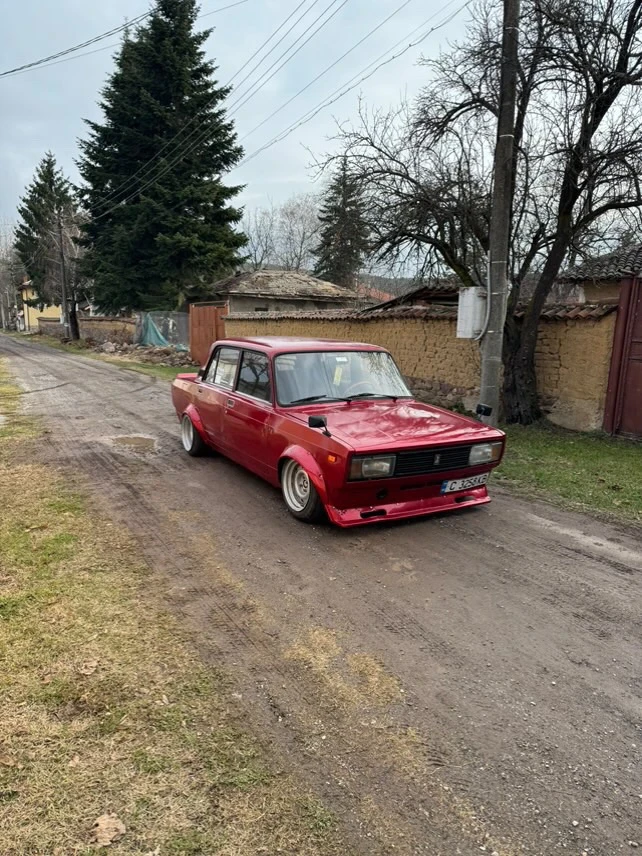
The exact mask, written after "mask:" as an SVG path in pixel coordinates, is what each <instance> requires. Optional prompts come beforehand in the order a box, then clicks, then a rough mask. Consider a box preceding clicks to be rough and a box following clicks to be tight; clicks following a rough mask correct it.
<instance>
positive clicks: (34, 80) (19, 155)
mask: <svg viewBox="0 0 642 856" xmlns="http://www.w3.org/2000/svg"><path fill="white" fill-rule="evenodd" d="M231 2H234V0H202V2H201V14H202V15H207V17H204V18H203V19H202V20H201V21H199V25H202V26H203V27H206V26H207V27H212V26H213V27H215V30H214V33H213V34H212V36H211V38H210V39H209V41H208V43H207V52H208V54H209V56H210V57H212V58H215V60H216V63H217V64H218V66H219V72H218V76H219V80H220V81H221V82H225V81H227V80H228V79H229V78H231V77H232V75H234V73H235V72H236V71H237V69H238V68H239V67H240V66H241V65H243V63H244V62H245V61H246V60H247V59H248V58H249V57H250V55H251V54H252V53H253V52H254V51H255V50H256V49H257V48H258V47H259V46H260V45H261V43H262V42H263V41H264V40H265V39H266V38H267V36H268V35H269V34H270V33H272V32H273V31H274V30H275V29H276V28H277V27H278V26H279V25H280V24H281V22H282V21H283V20H284V19H285V18H286V16H287V15H288V14H289V13H290V12H292V11H293V10H294V9H295V8H296V7H297V6H298V4H299V2H300V0H247V2H245V3H243V4H242V5H240V6H237V7H236V8H232V9H228V10H226V11H222V12H220V13H218V14H213V15H208V13H210V12H212V11H214V10H216V9H218V8H220V7H222V6H225V5H228V4H229V3H231ZM312 2H313V0H308V3H307V5H306V6H304V7H302V9H301V12H302V11H303V9H304V8H308V6H311V5H312ZM329 2H330V0H317V2H316V5H315V6H314V8H313V9H312V10H311V11H310V12H309V14H308V15H307V16H306V17H305V18H304V19H303V20H302V21H301V23H300V24H299V26H298V27H297V28H296V29H295V30H294V31H293V32H292V33H291V35H290V36H289V37H288V39H287V41H285V42H284V43H283V44H282V45H281V46H280V47H279V48H278V49H277V50H276V51H275V52H274V53H273V54H272V55H271V56H270V58H269V60H268V61H266V63H265V64H264V66H263V67H262V68H261V69H259V70H257V72H256V73H255V75H254V76H253V77H252V78H251V79H250V80H249V81H248V82H247V83H246V84H244V85H243V87H242V88H240V89H239V90H238V95H240V94H242V93H243V92H244V91H246V90H247V88H248V87H249V86H250V85H251V83H252V81H253V80H254V79H256V78H257V77H258V75H259V74H260V72H261V70H262V69H264V68H267V67H268V66H269V65H270V64H271V63H272V62H273V61H274V59H276V58H277V57H278V56H279V54H280V53H281V52H282V51H283V50H284V49H285V47H286V46H287V44H289V43H290V42H291V41H292V40H293V39H294V38H295V37H296V35H297V34H299V33H301V32H302V31H303V30H304V29H305V28H306V27H307V26H309V25H310V24H311V23H312V21H313V20H314V18H316V17H317V15H319V14H320V13H321V12H322V11H323V10H324V9H325V8H326V7H327V5H328V3H329ZM402 2H403V0H346V2H345V5H344V6H343V8H341V9H340V11H339V12H338V13H337V14H336V16H335V17H334V18H333V19H332V20H331V21H330V22H329V23H328V24H327V26H325V27H324V28H323V29H322V30H320V32H319V33H318V34H317V35H316V36H314V38H313V39H312V41H310V42H309V43H308V44H307V45H306V46H305V47H304V48H303V49H302V50H301V51H300V52H299V53H298V54H297V56H296V57H294V58H293V59H292V61H291V62H289V63H288V64H287V65H286V66H285V67H284V68H283V69H282V70H281V71H280V72H279V73H278V74H277V75H276V76H275V77H274V78H273V79H272V80H271V81H270V82H269V83H268V84H267V85H266V86H265V87H264V88H263V89H262V90H261V91H260V92H259V93H258V94H257V95H256V96H254V97H253V98H251V100H249V101H248V103H247V105H246V106H244V107H242V108H241V109H240V110H239V111H238V113H237V114H236V115H235V116H234V119H235V121H236V126H237V130H238V133H239V136H240V137H241V138H245V137H246V135H248V134H249V132H250V131H251V130H252V129H253V128H255V126H256V125H258V124H259V123H260V122H261V121H262V120H263V119H264V118H266V117H267V116H269V115H270V114H271V113H272V112H273V111H275V110H277V109H278V108H279V107H280V106H281V105H282V104H284V102H286V101H287V100H288V99H289V98H291V97H292V96H293V95H295V93H297V92H298V90H299V89H301V88H302V87H303V86H305V85H306V84H307V83H308V82H309V81H311V80H313V79H314V78H315V77H316V75H317V74H319V72H321V71H322V70H323V69H324V68H325V67H326V66H328V65H330V63H332V62H333V61H334V60H336V59H338V58H339V57H340V56H341V55H342V54H343V53H344V52H345V51H346V50H348V49H349V48H350V47H352V46H353V45H354V44H355V43H356V42H358V41H359V40H360V39H361V38H362V37H363V36H365V35H366V33H368V32H369V31H370V30H371V29H372V28H373V27H375V26H376V25H377V24H378V23H379V22H380V21H383V20H384V19H385V18H386V17H387V16H388V15H389V14H390V13H391V12H393V11H394V10H395V9H397V7H399V6H401V4H402ZM338 6H340V2H339V0H337V2H336V4H335V6H333V7H332V9H330V10H329V12H328V14H331V12H332V11H333V10H334V9H335V8H337V7H338ZM459 6H461V2H459V0H451V2H450V3H448V2H447V0H428V2H426V0H408V3H407V5H406V6H405V8H403V9H402V10H401V11H400V12H399V13H398V14H397V15H396V16H395V17H394V18H392V19H391V20H390V21H389V22H388V23H387V24H385V25H384V26H383V27H382V28H381V29H380V30H379V31H378V32H377V33H375V34H374V35H373V36H371V37H370V38H369V39H367V40H366V41H365V42H364V43H363V44H362V45H360V46H359V47H358V48H356V50H354V51H353V52H352V53H351V54H350V55H349V56H348V57H346V58H345V59H344V60H342V61H341V62H340V63H338V64H337V66H336V67H335V68H333V69H332V70H331V71H330V72H328V73H327V74H326V75H324V76H323V77H322V78H321V79H320V80H319V81H318V82H317V83H315V84H314V85H313V86H311V87H310V88H309V89H308V90H307V91H306V92H305V93H303V94H302V95H301V96H299V97H298V98H296V99H295V100H294V101H293V102H292V103H291V104H289V105H288V106H287V107H285V109H283V110H282V111H281V112H280V113H279V114H278V115H277V116H275V117H274V118H273V119H271V120H270V121H269V122H267V123H266V124H265V125H263V127H261V128H260V129H259V130H257V131H255V132H254V133H252V134H249V136H247V138H245V139H243V145H244V147H245V150H246V153H248V154H251V153H252V152H253V151H255V150H256V149H258V148H260V147H261V146H262V145H264V144H265V143H266V142H267V141H269V140H270V139H272V137H274V136H275V135H276V134H278V133H279V132H280V131H282V130H284V129H285V128H287V127H288V126H289V125H290V124H292V123H294V122H295V121H296V120H298V119H299V118H300V117H301V116H303V115H304V114H305V113H306V112H307V111H308V110H310V109H312V108H313V107H315V106H316V105H317V104H319V102H321V101H322V100H323V99H324V98H325V97H327V96H328V95H330V94H331V93H332V92H334V90H335V89H337V88H338V87H340V86H342V85H343V84H344V83H347V82H348V81H349V80H350V79H351V78H352V77H353V76H354V75H356V74H357V73H358V72H360V71H361V70H362V69H365V68H366V66H368V65H369V63H371V62H372V61H373V60H374V59H375V58H377V57H378V56H379V55H380V54H383V53H387V52H388V51H389V49H391V48H392V47H393V46H394V45H395V43H396V42H398V41H399V40H400V39H404V44H405V43H407V41H409V40H410V39H405V37H406V35H407V34H409V33H410V32H411V31H412V30H413V29H414V28H416V27H418V26H419V25H420V24H422V22H424V21H426V19H427V18H428V17H429V16H431V15H435V17H434V19H433V20H432V21H430V23H428V24H427V25H426V27H425V28H422V29H421V30H419V31H418V32H419V33H421V32H423V31H424V29H427V28H428V27H430V26H432V25H434V24H435V23H438V22H440V21H441V20H442V19H443V18H444V17H446V16H447V15H448V13H450V12H452V11H454V10H456V9H457V8H458V7H459ZM0 7H1V8H2V28H1V33H0V57H2V59H1V63H2V68H0V70H1V71H4V70H7V69H10V68H14V67H15V66H18V65H22V64H24V63H28V62H31V61H33V60H36V59H39V58H41V57H44V56H48V55H50V54H53V53H56V52H58V51H59V50H62V49H64V48H67V47H71V46H73V45H75V44H78V43H80V42H83V41H85V40H87V39H89V38H92V37H94V36H96V35H99V34H100V33H102V32H105V31H107V30H109V29H111V28H113V27H117V26H119V25H120V24H121V23H123V22H124V21H125V20H127V19H131V18H133V17H135V16H136V15H139V14H141V13H142V12H145V11H147V9H148V8H149V3H147V2H146V0H107V2H98V0H56V2H52V0H20V2H17V0H0ZM444 9H445V11H442V10H444ZM301 12H299V13H298V14H301ZM435 13H437V14H435ZM296 17H298V15H297V16H296ZM293 20H294V19H293ZM466 20H467V12H466V10H464V11H463V12H460V13H459V14H458V15H457V17H456V18H455V19H454V20H453V21H451V22H450V23H449V24H447V25H446V26H444V27H443V28H442V29H440V30H439V31H437V32H435V33H434V34H432V35H430V36H429V37H428V38H427V39H426V40H425V41H424V42H423V43H422V45H421V46H420V47H415V48H413V49H411V50H410V51H409V52H408V53H407V54H406V55H405V56H404V57H402V58H400V59H398V60H396V61H395V62H394V63H392V64H390V65H387V66H385V67H384V68H382V69H381V70H379V71H378V72H377V73H376V74H375V75H374V77H372V78H371V79H370V80H368V81H367V82H365V83H363V84H361V85H360V86H359V88H357V89H355V90H354V91H352V92H351V93H349V94H348V95H346V96H344V97H343V98H342V99H341V100H340V101H338V102H337V103H335V104H333V105H332V106H331V107H330V108H328V109H326V110H324V111H323V112H321V113H320V114H319V115H318V116H317V117H316V118H315V119H313V120H312V121H311V122H309V123H308V124H306V125H304V126H303V127H301V128H300V129H298V130H297V131H295V132H294V133H293V134H291V135H290V136H289V137H288V138H287V139H286V140H284V141H282V142H280V143H278V144H277V145H275V146H274V147H273V148H271V149H268V150H267V151H265V152H263V153H262V154H260V155H259V156H258V157H257V158H255V159H254V160H252V161H250V162H249V163H248V164H247V165H245V166H242V167H241V168H239V169H237V170H236V171H235V172H234V173H233V174H232V176H233V180H234V182H235V183H244V184H246V185H247V187H246V189H245V191H244V193H243V196H242V198H241V203H242V204H244V205H246V206H247V207H248V208H254V207H257V206H261V205H265V204H268V203H269V201H270V200H273V201H274V202H275V203H279V202H282V201H283V200H284V199H286V198H288V197H289V196H291V195H292V194H293V193H298V192H300V191H306V190H311V189H312V190H313V189H315V187H314V185H312V183H311V173H310V170H309V163H310V155H309V153H308V151H307V150H306V148H310V149H312V150H313V151H315V152H323V151H327V150H328V149H329V148H330V147H331V146H332V143H331V142H328V138H330V137H331V136H332V134H333V130H334V128H335V122H336V120H337V119H340V120H344V119H350V118H351V117H353V116H354V115H355V112H356V109H357V102H358V97H359V93H362V95H363V96H364V98H365V100H366V101H367V103H368V104H370V105H372V106H379V107H381V106H383V107H385V106H389V105H393V104H395V103H396V102H398V101H399V99H400V98H401V97H402V96H403V95H404V94H407V95H409V96H411V97H412V96H414V95H415V94H416V93H417V91H418V90H419V88H420V87H421V85H422V83H424V82H425V80H426V69H425V68H422V67H420V66H418V64H417V60H418V58H419V57H420V55H421V54H422V53H423V54H424V55H426V56H434V55H436V54H437V53H438V51H439V49H440V47H443V46H445V45H446V44H447V41H448V40H452V39H455V38H457V37H458V36H459V35H460V34H461V33H462V30H463V28H464V27H465V24H466ZM288 26H289V25H288ZM286 29H287V28H284V29H283V30H282V31H281V32H280V33H279V37H280V36H281V35H282V34H283V33H284V32H285V30H286ZM415 37H416V36H415ZM277 38H278V37H277ZM114 41H115V40H114V38H113V37H112V39H109V40H107V41H105V42H101V43H100V44H98V45H96V46H95V47H94V50H95V49H96V48H101V50H100V51H99V52H96V53H92V54H90V55H87V56H82V57H78V58H74V59H72V60H70V61H66V62H60V63H59V64H57V65H53V66H50V67H48V68H39V69H34V70H32V71H29V72H27V73H23V74H19V75H17V76H13V77H8V78H5V79H0V221H3V222H11V221H14V220H15V219H16V204H17V201H18V198H19V196H20V195H21V193H22V192H23V189H24V187H25V185H26V184H27V183H28V182H29V181H30V180H31V176H32V174H33V171H34V168H35V166H36V164H37V163H38V161H39V159H40V158H41V157H42V155H43V153H44V152H45V151H46V150H47V149H51V151H53V152H54V154H55V155H56V157H57V159H58V161H59V163H60V164H61V166H62V167H63V168H64V170H65V172H66V173H67V174H68V175H69V176H70V177H71V178H72V179H74V180H75V179H76V177H77V173H76V169H75V166H74V158H75V157H76V155H77V139H78V137H79V136H82V135H83V133H84V131H83V122H82V120H83V118H89V119H96V120H100V118H101V116H100V111H99V110H98V108H97V105H96V100H97V97H98V92H99V90H100V88H101V86H102V85H103V84H104V82H105V80H106V78H107V76H108V74H109V72H110V70H111V69H112V64H113V55H114V52H115V50H116V48H114V47H112V48H110V49H108V50H102V48H103V47H104V46H106V45H113V44H114ZM87 50H91V49H87ZM250 67H251V66H250ZM247 70H249V68H248V69H247ZM247 70H246V71H247ZM245 73H246V72H244V73H243V74H241V75H240V76H239V77H238V78H237V82H238V81H240V80H241V79H242V78H243V76H244V74H245ZM359 76H360V75H359ZM236 97H237V94H233V96H232V98H236ZM230 180H232V179H230Z"/></svg>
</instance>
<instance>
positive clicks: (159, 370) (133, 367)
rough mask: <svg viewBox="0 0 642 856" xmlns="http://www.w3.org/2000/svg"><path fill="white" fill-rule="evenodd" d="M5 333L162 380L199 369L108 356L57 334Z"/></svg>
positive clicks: (23, 340) (83, 343) (31, 342)
mask: <svg viewBox="0 0 642 856" xmlns="http://www.w3.org/2000/svg"><path fill="white" fill-rule="evenodd" d="M4 335H5V336H11V338H13V339H19V340H20V341H21V342H26V343H27V344H29V345H39V344H40V345H47V346H48V347H50V348H55V349H56V350H57V351H65V352H66V353H72V354H78V355H79V356H82V357H87V358H88V359H90V360H100V361H101V362H103V363H111V364H112V365H115V366H118V367H119V368H121V369H127V370H128V371H133V372H138V373H139V374H144V375H148V376H149V377H157V378H160V379H161V380H170V381H171V380H174V378H175V377H176V375H179V374H184V373H185V372H192V371H193V372H197V371H198V369H197V367H196V366H157V365H154V364H153V363H141V362H137V361H135V360H129V359H124V358H123V357H116V356H108V355H107V354H100V353H97V352H96V351H92V350H91V348H89V347H88V346H87V344H86V343H85V342H61V341H60V339H56V337H55V336H46V335H44V334H41V333H38V334H35V335H33V336H25V335H23V334H22V333H11V332H4Z"/></svg>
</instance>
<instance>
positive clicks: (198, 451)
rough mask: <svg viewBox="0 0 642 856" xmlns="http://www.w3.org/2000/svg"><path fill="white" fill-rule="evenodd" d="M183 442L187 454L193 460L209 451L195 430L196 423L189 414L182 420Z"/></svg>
mask: <svg viewBox="0 0 642 856" xmlns="http://www.w3.org/2000/svg"><path fill="white" fill-rule="evenodd" d="M181 442H182V444H183V448H184V449H185V451H186V452H187V454H188V455H191V456H192V457H193V458H198V457H200V456H201V455H204V454H205V452H206V450H207V446H206V445H205V443H204V442H203V439H202V438H201V435H200V434H199V433H198V431H197V430H196V428H194V423H193V422H192V420H191V419H190V418H189V416H188V415H187V413H185V414H184V415H183V418H182V419H181Z"/></svg>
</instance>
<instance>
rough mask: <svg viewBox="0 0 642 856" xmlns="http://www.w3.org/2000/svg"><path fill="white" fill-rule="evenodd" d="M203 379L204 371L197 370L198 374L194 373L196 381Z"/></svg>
mask: <svg viewBox="0 0 642 856" xmlns="http://www.w3.org/2000/svg"><path fill="white" fill-rule="evenodd" d="M204 377H205V369H199V370H198V372H197V373H196V378H197V380H203V378H204Z"/></svg>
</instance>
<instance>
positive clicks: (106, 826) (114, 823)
mask: <svg viewBox="0 0 642 856" xmlns="http://www.w3.org/2000/svg"><path fill="white" fill-rule="evenodd" d="M126 832H127V828H126V826H125V824H124V823H123V822H122V820H121V819H120V818H119V817H118V816H117V815H115V814H103V815H101V816H100V817H99V818H98V819H97V820H96V822H95V823H94V825H93V827H92V836H91V840H92V842H93V843H95V844H97V845H98V846H99V847H109V845H110V844H112V843H113V842H114V841H118V839H119V838H122V837H123V835H124V834H125V833H126Z"/></svg>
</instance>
